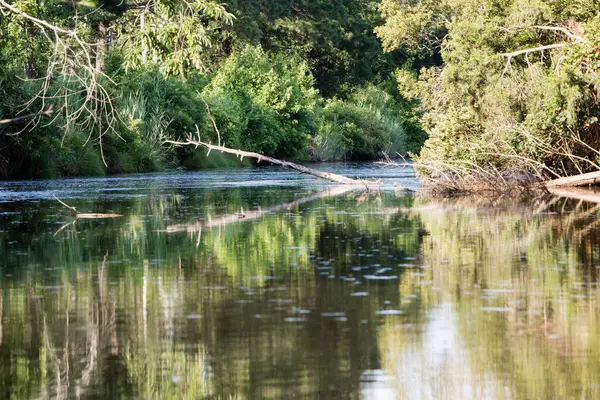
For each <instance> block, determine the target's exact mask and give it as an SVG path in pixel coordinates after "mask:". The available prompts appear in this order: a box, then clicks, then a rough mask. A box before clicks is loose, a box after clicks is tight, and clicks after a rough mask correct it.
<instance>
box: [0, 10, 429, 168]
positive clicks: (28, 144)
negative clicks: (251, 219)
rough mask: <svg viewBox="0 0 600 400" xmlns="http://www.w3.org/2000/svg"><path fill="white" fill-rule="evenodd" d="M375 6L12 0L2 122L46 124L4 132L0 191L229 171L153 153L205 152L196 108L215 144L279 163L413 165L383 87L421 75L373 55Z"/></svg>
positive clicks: (417, 133) (0, 131)
mask: <svg viewBox="0 0 600 400" xmlns="http://www.w3.org/2000/svg"><path fill="white" fill-rule="evenodd" d="M377 3H378V2H377V1H376V0H368V1H362V0H360V1H359V0H343V1H340V2H336V3H331V2H329V1H325V0H318V1H305V0H303V1H299V2H294V4H293V6H292V7H290V5H289V4H288V3H286V2H279V1H276V2H266V1H263V0H250V1H248V2H241V1H238V0H234V1H233V2H231V3H228V4H227V5H225V4H223V3H220V2H218V1H215V0H193V1H181V0H175V1H170V0H169V1H166V0H157V1H153V2H149V3H139V2H134V1H132V0H128V1H123V2H119V1H114V0H96V1H94V0H92V1H84V2H71V3H65V2H60V1H58V0H50V1H46V2H43V3H42V2H41V1H40V0H23V1H19V2H10V1H9V2H8V4H10V6H6V5H1V6H0V11H2V12H3V13H4V14H3V16H2V18H0V95H1V96H2V97H1V98H0V118H2V119H3V118H13V117H19V116H23V115H34V116H35V115H36V113H39V112H40V111H46V110H47V109H48V108H52V111H53V113H52V115H51V116H45V115H44V116H41V117H32V118H26V119H23V120H21V121H19V122H17V123H11V124H8V125H0V135H1V136H0V149H1V153H0V178H17V177H54V176H71V175H79V174H82V175H98V174H102V173H124V172H147V171H155V170H161V169H165V168H171V167H184V168H205V167H210V166H215V165H216V166H223V165H228V164H234V165H238V164H237V162H235V161H234V162H232V163H230V162H229V161H225V159H223V160H221V159H219V160H214V161H212V160H208V159H207V157H206V156H205V154H204V152H203V151H200V150H196V149H193V148H187V147H186V148H178V149H176V150H173V149H172V148H170V147H168V146H165V144H164V143H165V140H167V139H171V140H182V139H184V138H185V137H186V136H187V135H188V134H190V133H195V132H196V129H198V132H199V133H200V135H201V137H202V138H203V139H207V140H208V141H212V142H213V143H216V142H217V141H218V140H219V138H218V135H217V133H216V131H215V128H214V124H213V120H212V118H211V117H210V116H209V115H208V112H207V110H208V109H210V112H211V116H214V119H215V122H216V125H217V127H218V128H219V132H220V138H221V140H222V142H223V143H224V144H226V145H228V146H230V147H238V148H243V149H247V150H253V151H257V152H261V153H264V154H267V155H271V156H275V157H279V158H293V159H305V160H306V159H311V157H312V158H315V157H318V158H319V159H326V160H330V159H345V158H352V159H363V158H368V159H371V158H376V157H379V155H380V154H381V152H382V151H384V150H387V151H389V152H391V153H394V152H396V151H398V152H401V153H405V152H407V151H411V152H416V151H418V149H419V147H420V143H421V142H422V138H421V136H422V135H423V133H422V131H421V129H420V126H419V124H418V122H417V121H416V114H415V113H414V112H413V111H412V109H413V105H414V102H413V101H412V100H406V99H404V98H403V97H402V96H400V95H399V94H398V93H397V90H396V89H395V88H394V89H391V88H390V87H389V85H388V86H387V87H385V88H384V86H385V85H386V83H384V84H381V82H387V81H388V80H389V79H388V78H389V75H390V74H391V73H392V71H393V70H394V69H395V68H396V67H397V66H398V65H400V63H403V64H404V65H406V66H409V67H410V66H413V65H418V64H419V63H418V60H415V59H410V60H407V59H406V57H405V56H404V55H403V53H401V52H395V53H393V54H385V53H383V51H382V49H381V46H380V44H379V42H378V40H377V38H376V37H375V34H374V32H373V28H374V27H375V26H376V25H377V24H378V23H380V22H381V18H380V16H379V14H378V12H377ZM15 10H17V11H15ZM19 10H20V11H19ZM21 11H23V12H26V13H27V15H24V14H22V13H21ZM28 16H29V17H28ZM34 18H38V19H40V20H42V21H44V22H42V23H40V22H39V21H38V20H36V19H34ZM48 24H51V25H53V26H55V28H52V27H49V25H48ZM53 29H55V31H56V32H57V34H56V35H55V34H54V33H53V32H55V31H54V30H53ZM370 82H375V83H377V82H378V83H379V86H378V88H375V86H373V85H372V84H371V83H370ZM361 87H363V88H364V89H360V88H361ZM323 96H324V97H332V98H334V99H333V100H330V101H326V100H324V99H323ZM310 150H314V152H313V153H312V154H311V152H310Z"/></svg>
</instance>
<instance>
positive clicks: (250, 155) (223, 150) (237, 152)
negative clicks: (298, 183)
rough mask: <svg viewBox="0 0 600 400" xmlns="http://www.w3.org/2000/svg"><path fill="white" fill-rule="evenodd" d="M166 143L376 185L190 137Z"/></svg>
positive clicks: (335, 178) (345, 180)
mask: <svg viewBox="0 0 600 400" xmlns="http://www.w3.org/2000/svg"><path fill="white" fill-rule="evenodd" d="M166 143H171V144H175V145H178V146H196V147H198V146H203V147H206V148H207V149H208V153H207V155H209V154H210V152H211V151H212V150H215V151H220V152H221V153H228V154H234V155H235V156H236V157H239V158H240V159H243V158H244V157H248V158H255V159H256V160H258V162H261V161H267V162H270V163H271V164H276V165H281V166H283V167H286V168H291V169H295V170H296V171H298V172H301V173H303V174H308V175H312V176H316V177H318V178H323V179H327V180H328V181H330V182H337V183H343V184H346V185H364V186H369V184H370V185H373V184H374V183H376V182H368V181H364V180H360V179H351V178H348V177H346V176H343V175H337V174H332V173H330V172H323V171H318V170H316V169H312V168H307V167H305V166H303V165H300V164H296V163H293V162H290V161H283V160H278V159H276V158H273V157H268V156H265V155H262V154H259V153H254V152H251V151H243V150H235V149H230V148H228V147H224V146H215V145H213V144H211V143H206V142H202V141H196V140H194V139H192V138H191V137H188V138H187V140H186V141H185V142H176V141H173V140H167V141H166Z"/></svg>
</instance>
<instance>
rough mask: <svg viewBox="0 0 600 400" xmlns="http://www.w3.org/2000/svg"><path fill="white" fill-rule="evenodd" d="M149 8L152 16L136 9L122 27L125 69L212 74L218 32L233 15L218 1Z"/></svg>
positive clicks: (178, 1) (168, 0) (169, 2)
mask: <svg viewBox="0 0 600 400" xmlns="http://www.w3.org/2000/svg"><path fill="white" fill-rule="evenodd" d="M146 7H149V8H151V12H145V11H142V12H141V13H140V10H139V9H138V8H137V7H133V8H132V10H131V11H130V12H128V13H126V14H125V17H124V18H125V23H124V24H123V25H119V27H120V35H119V38H120V41H121V42H122V43H123V46H124V50H125V51H124V53H125V66H126V67H127V68H132V67H138V66H140V65H145V64H148V63H152V64H154V65H158V66H159V69H160V71H161V72H162V73H163V74H165V75H181V76H184V75H186V74H187V72H188V71H194V70H195V71H207V70H209V67H210V62H211V57H212V56H214V53H215V51H214V50H213V49H214V48H215V47H217V46H215V43H214V42H215V41H216V40H217V39H218V38H219V35H218V32H219V31H220V30H221V29H223V27H224V26H225V25H229V24H231V23H232V22H233V18H234V17H233V15H232V14H230V13H229V12H227V10H226V9H225V7H224V6H223V5H221V4H220V3H218V2H217V1H214V0H190V1H184V0H175V1H173V0H156V1H153V2H152V3H149V4H148V5H147V6H146ZM217 48H218V47H217Z"/></svg>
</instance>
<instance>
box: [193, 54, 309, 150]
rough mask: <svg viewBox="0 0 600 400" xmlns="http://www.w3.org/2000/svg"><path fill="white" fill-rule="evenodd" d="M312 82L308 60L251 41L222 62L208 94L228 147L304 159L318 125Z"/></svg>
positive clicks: (213, 112)
mask: <svg viewBox="0 0 600 400" xmlns="http://www.w3.org/2000/svg"><path fill="white" fill-rule="evenodd" d="M313 84H314V80H313V78H312V76H311V74H310V73H309V71H308V67H307V66H306V65H305V64H303V63H301V62H298V61H296V60H293V59H289V58H288V57H286V56H285V55H283V54H270V53H266V52H265V51H263V50H262V49H261V48H260V47H251V46H247V47H245V48H244V49H242V50H241V51H239V52H238V53H235V54H234V55H232V56H231V57H230V58H229V59H227V60H226V61H225V62H224V63H223V65H222V66H221V67H220V68H219V70H218V72H217V73H216V74H215V76H214V77H213V79H212V80H211V82H210V84H209V85H208V86H207V87H206V89H205V90H204V96H205V97H206V100H207V101H208V103H209V104H210V106H211V111H212V114H213V115H214V116H215V119H216V122H217V125H218V126H219V127H220V130H221V134H222V140H223V141H224V142H225V143H226V144H227V145H228V146H230V147H242V148H244V149H247V150H251V151H257V152H260V153H264V154H267V155H272V156H276V157H291V158H302V157H303V156H304V155H303V154H302V153H303V150H304V149H305V148H306V144H307V141H308V138H309V137H310V136H311V135H312V134H314V132H315V130H316V121H315V111H316V108H317V106H318V104H319V101H320V97H319V96H318V93H317V91H316V90H315V89H314V88H313ZM209 129H212V128H211V127H210V122H209V121H205V124H204V127H203V131H204V132H207V131H208V130H209Z"/></svg>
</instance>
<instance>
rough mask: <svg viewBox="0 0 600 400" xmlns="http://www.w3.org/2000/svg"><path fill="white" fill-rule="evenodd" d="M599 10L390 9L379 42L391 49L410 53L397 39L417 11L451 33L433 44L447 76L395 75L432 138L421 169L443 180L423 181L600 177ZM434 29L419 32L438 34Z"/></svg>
mask: <svg viewBox="0 0 600 400" xmlns="http://www.w3.org/2000/svg"><path fill="white" fill-rule="evenodd" d="M598 6H600V3H598V1H596V0H593V1H589V2H588V1H585V2H582V1H579V0H569V1H560V2H559V1H551V0H544V1H542V0H505V1H496V0H485V1H480V0H477V1H476V0H469V1H458V0H446V1H443V2H439V3H438V4H436V5H434V4H433V3H430V2H428V1H417V2H411V3H409V4H404V3H397V2H393V1H384V2H383V4H382V10H384V12H385V13H386V16H387V23H386V25H384V26H383V27H381V28H380V29H379V30H378V33H379V35H380V36H381V37H382V38H383V40H384V42H385V43H386V44H387V46H388V47H389V48H396V47H402V48H404V47H408V48H413V46H412V44H411V43H410V41H408V40H407V38H405V37H403V36H402V35H396V34H394V33H393V32H394V27H395V26H397V25H398V24H399V23H400V22H399V21H404V20H405V19H406V18H414V17H415V15H410V16H409V13H408V12H409V11H410V9H412V8H418V9H420V10H428V11H430V12H429V13H428V14H427V18H428V21H432V20H435V21H437V22H436V24H438V25H439V23H442V25H441V27H442V28H443V29H441V28H440V29H437V28H436V29H437V30H438V31H446V32H447V35H446V36H445V37H444V38H443V44H442V42H441V39H442V38H441V37H440V36H436V37H437V38H438V39H440V40H439V42H438V43H440V44H441V47H440V50H441V55H442V57H443V60H444V65H443V66H442V67H440V68H430V69H423V70H421V72H420V76H419V77H418V79H416V80H415V79H413V78H412V77H411V76H410V74H409V73H406V72H401V73H399V74H398V82H399V85H400V90H401V92H402V93H403V95H405V96H407V97H408V98H417V99H418V100H419V101H420V105H421V112H423V117H422V123H423V126H424V127H425V129H426V130H427V131H428V133H429V134H430V139H429V140H428V141H427V143H426V144H425V148H424V149H423V151H422V152H421V156H420V159H419V161H420V162H421V164H424V165H430V166H433V167H434V169H437V170H438V171H437V172H435V173H433V172H432V170H429V171H422V172H423V173H425V174H427V175H430V174H432V175H434V176H435V175H436V174H437V173H438V172H439V169H440V168H441V169H442V170H444V169H445V170H447V171H451V172H452V173H455V174H464V173H469V171H472V168H471V167H473V166H475V168H484V169H491V170H495V169H500V170H511V169H525V170H533V171H535V172H539V173H541V174H546V173H548V172H551V173H552V174H559V175H566V174H572V173H577V172H580V171H586V170H595V169H597V168H598V163H597V153H596V151H595V150H594V149H595V148H598V145H600V141H599V139H598V137H599V136H598V132H599V130H598V124H597V121H598V116H599V115H600V104H599V100H598V96H597V92H598V89H599V88H600V64H598V56H597V55H598V52H599V50H600V43H599V42H598V39H597V38H598V36H597V34H596V33H597V32H598V31H599V30H600V19H599V17H597V10H598ZM441 17H443V18H441ZM423 18H425V17H423ZM440 21H441V22H440ZM428 24H429V22H428V23H423V24H421V28H422V29H423V30H424V31H426V32H429V33H431V32H433V31H434V30H435V29H434V30H432V28H431V26H429V25H428ZM438 25H436V26H438ZM396 33H397V32H396ZM545 46H551V47H545ZM538 48H542V49H538ZM465 166H470V167H469V168H465Z"/></svg>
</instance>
